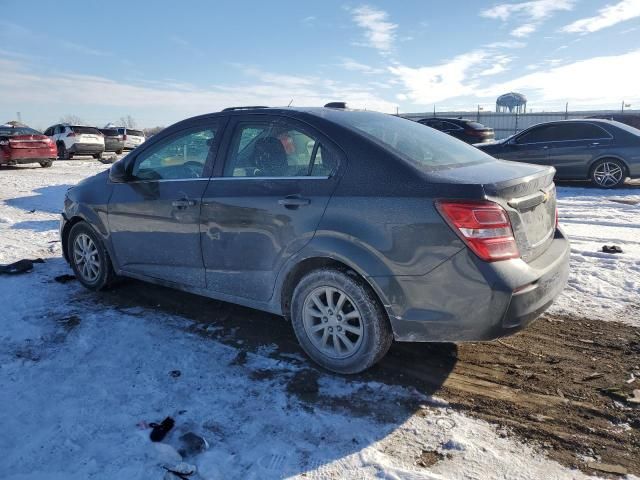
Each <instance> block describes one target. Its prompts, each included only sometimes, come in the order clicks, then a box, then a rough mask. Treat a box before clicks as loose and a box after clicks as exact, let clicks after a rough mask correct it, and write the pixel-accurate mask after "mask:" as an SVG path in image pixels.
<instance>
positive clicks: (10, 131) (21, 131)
mask: <svg viewBox="0 0 640 480" xmlns="http://www.w3.org/2000/svg"><path fill="white" fill-rule="evenodd" d="M0 135H3V136H11V135H42V134H41V133H40V132H39V131H37V130H34V129H33V128H29V127H16V128H13V127H0Z"/></svg>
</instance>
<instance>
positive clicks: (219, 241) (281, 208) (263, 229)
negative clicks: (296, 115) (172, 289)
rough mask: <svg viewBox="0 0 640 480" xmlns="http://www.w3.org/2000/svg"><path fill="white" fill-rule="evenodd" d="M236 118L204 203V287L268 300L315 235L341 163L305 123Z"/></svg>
mask: <svg viewBox="0 0 640 480" xmlns="http://www.w3.org/2000/svg"><path fill="white" fill-rule="evenodd" d="M235 118H236V119H235V120H232V121H231V123H230V125H229V132H230V133H229V136H228V139H227V140H226V141H225V144H226V148H225V150H226V158H225V163H224V167H223V168H221V170H220V171H219V172H216V174H215V175H214V177H213V178H212V179H211V182H210V183H209V185H208V187H207V190H206V191H205V193H204V196H203V200H202V253H203V258H204V264H205V269H206V281H207V289H209V290H211V291H212V292H215V293H217V294H223V295H229V296H234V297H242V298H246V299H251V300H257V301H266V300H268V299H269V298H271V295H272V293H273V289H274V284H275V279H276V276H277V274H278V271H279V270H280V268H281V266H282V265H283V263H284V262H285V261H286V260H287V259H288V258H289V257H291V255H293V254H294V253H296V252H297V251H299V250H300V249H301V248H302V247H304V245H306V244H307V243H308V242H309V241H310V240H311V238H312V237H313V235H314V234H315V230H316V227H317V226H318V224H319V222H320V219H321V218H322V215H323V214H324V210H325V207H326V205H327V202H328V201H329V198H330V197H331V194H332V193H333V191H334V189H335V187H336V184H337V181H338V178H339V175H338V173H339V172H340V168H341V165H342V164H344V162H343V161H342V160H341V159H342V155H341V153H340V150H339V149H338V147H337V146H335V144H333V142H331V141H330V140H329V139H328V138H326V137H325V136H323V135H321V134H319V133H318V132H316V131H315V130H314V129H312V128H311V127H309V126H308V125H307V124H304V123H302V122H298V121H295V120H293V119H290V118H287V117H279V116H271V115H244V116H241V117H235Z"/></svg>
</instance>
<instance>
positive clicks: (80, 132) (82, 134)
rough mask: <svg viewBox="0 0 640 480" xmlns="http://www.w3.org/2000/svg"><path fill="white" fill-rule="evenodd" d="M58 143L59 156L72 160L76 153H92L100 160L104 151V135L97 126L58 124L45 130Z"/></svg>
mask: <svg viewBox="0 0 640 480" xmlns="http://www.w3.org/2000/svg"><path fill="white" fill-rule="evenodd" d="M44 134H45V135H47V136H48V137H50V138H51V139H52V140H53V141H54V142H55V144H56V147H57V149H58V158H62V159H64V160H70V159H71V158H73V156H74V155H91V156H92V157H93V158H96V159H98V160H100V159H101V158H102V154H103V153H104V136H103V135H102V133H101V132H100V130H98V129H97V128H95V127H87V126H84V125H68V124H64V123H62V124H58V125H53V126H51V127H49V128H47V129H46V130H45V132H44Z"/></svg>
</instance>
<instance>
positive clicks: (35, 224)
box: [11, 220, 60, 232]
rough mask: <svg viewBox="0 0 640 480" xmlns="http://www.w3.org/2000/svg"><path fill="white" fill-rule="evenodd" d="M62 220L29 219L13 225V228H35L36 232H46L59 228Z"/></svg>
mask: <svg viewBox="0 0 640 480" xmlns="http://www.w3.org/2000/svg"><path fill="white" fill-rule="evenodd" d="M59 225H60V222H58V221H57V220H27V221H24V222H17V223H14V224H13V225H11V228H12V229H13V230H33V231H34V232H46V231H49V230H57V229H58V226H59Z"/></svg>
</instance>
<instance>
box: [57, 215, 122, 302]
mask: <svg viewBox="0 0 640 480" xmlns="http://www.w3.org/2000/svg"><path fill="white" fill-rule="evenodd" d="M67 252H68V255H69V263H70V264H71V268H72V269H73V271H74V273H75V275H76V278H77V279H78V280H79V281H80V283H82V284H83V285H84V286H85V287H87V288H88V289H90V290H102V289H103V288H106V287H108V286H109V285H111V284H112V283H113V281H114V280H115V273H114V271H113V266H112V265H111V259H110V258H109V254H108V252H107V250H106V248H105V247H104V244H103V243H102V240H100V238H99V236H98V235H97V234H96V232H95V231H94V230H93V228H91V227H90V226H89V224H87V223H86V222H79V223H76V224H75V225H74V226H73V227H71V231H70V232H69V238H68V240H67Z"/></svg>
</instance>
